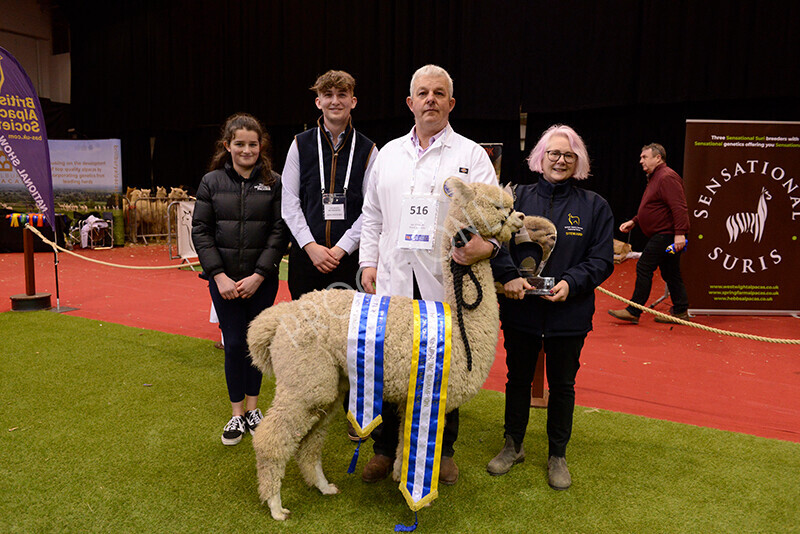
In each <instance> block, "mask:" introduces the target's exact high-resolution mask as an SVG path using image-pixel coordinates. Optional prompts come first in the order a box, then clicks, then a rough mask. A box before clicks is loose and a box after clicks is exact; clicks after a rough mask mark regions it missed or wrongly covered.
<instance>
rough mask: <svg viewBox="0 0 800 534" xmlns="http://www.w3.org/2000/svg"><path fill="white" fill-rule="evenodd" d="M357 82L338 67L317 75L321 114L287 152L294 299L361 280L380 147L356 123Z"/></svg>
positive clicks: (286, 208) (285, 204)
mask: <svg viewBox="0 0 800 534" xmlns="http://www.w3.org/2000/svg"><path fill="white" fill-rule="evenodd" d="M355 85H356V82H355V80H354V79H353V77H352V76H351V75H350V74H348V73H346V72H344V71H339V70H330V71H328V72H326V73H325V74H323V75H322V76H320V77H319V78H317V81H316V82H315V83H314V85H313V86H312V87H311V90H312V91H314V92H315V94H316V95H317V96H316V98H315V99H314V102H315V104H316V106H317V108H318V109H319V110H320V111H322V117H320V118H319V119H318V120H317V126H316V127H315V128H311V129H309V130H306V131H305V132H303V133H301V134H298V135H296V136H295V140H294V143H292V145H291V147H290V148H289V153H288V154H287V155H286V165H285V167H284V168H283V175H282V182H283V201H282V206H281V215H282V216H283V219H284V220H285V221H286V224H287V225H288V226H289V230H290V231H291V233H292V247H291V250H290V251H289V291H290V292H291V294H292V298H293V299H298V298H300V297H301V296H302V295H304V294H305V293H308V292H310V291H314V290H321V289H326V288H328V287H329V286H331V285H332V284H337V286H340V287H344V286H348V287H353V288H355V287H356V273H357V272H358V254H357V253H356V251H357V250H358V246H359V241H360V236H361V207H362V204H363V201H364V193H365V192H366V187H367V181H366V177H367V176H368V175H369V171H370V169H371V167H372V164H373V163H374V162H375V158H376V157H377V155H378V149H377V148H376V147H375V143H373V142H372V141H370V140H369V139H368V138H367V137H366V136H364V135H363V134H361V133H360V132H357V131H356V130H355V129H354V128H353V124H352V119H351V117H350V113H351V111H352V110H353V109H354V108H355V107H356V103H357V99H356V97H355V95H354V91H355Z"/></svg>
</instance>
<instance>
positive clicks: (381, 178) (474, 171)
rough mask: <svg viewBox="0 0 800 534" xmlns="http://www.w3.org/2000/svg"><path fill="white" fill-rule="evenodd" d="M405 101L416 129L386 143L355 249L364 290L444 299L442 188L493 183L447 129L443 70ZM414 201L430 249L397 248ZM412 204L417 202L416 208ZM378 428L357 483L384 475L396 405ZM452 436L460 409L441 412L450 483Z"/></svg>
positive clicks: (477, 156) (490, 247) (445, 202)
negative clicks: (426, 215) (407, 203)
mask: <svg viewBox="0 0 800 534" xmlns="http://www.w3.org/2000/svg"><path fill="white" fill-rule="evenodd" d="M406 103H407V105H408V107H409V109H410V110H411V112H412V113H413V114H414V127H413V128H412V129H411V132H409V133H408V134H407V135H405V136H403V137H400V138H399V139H395V140H394V141H390V142H389V143H388V144H387V145H386V146H385V147H384V148H383V150H382V151H381V154H380V156H379V157H378V161H377V162H376V163H375V169H374V171H373V173H372V175H371V176H370V184H369V189H368V192H367V196H366V199H365V200H364V226H363V231H362V236H361V250H360V251H359V254H360V258H359V261H360V263H361V267H362V268H363V269H364V270H363V272H362V275H361V282H362V285H363V287H364V291H367V292H369V293H377V294H379V295H404V296H408V297H413V298H416V299H425V300H437V301H442V300H444V285H443V281H442V248H441V244H442V240H443V239H449V237H447V236H443V235H441V232H440V231H439V230H440V229H441V228H443V227H444V220H445V216H446V214H447V210H448V207H449V199H448V198H447V197H446V196H445V194H444V193H443V191H442V183H443V182H444V180H446V179H447V178H449V177H450V176H458V177H459V178H461V179H462V180H464V181H466V182H482V183H487V184H497V175H496V174H495V171H494V168H493V167H492V163H491V161H489V156H487V155H486V151H485V150H484V149H483V148H481V147H480V146H479V145H478V144H476V143H474V142H473V141H470V140H469V139H467V138H466V137H463V136H461V135H459V134H457V133H456V132H454V131H453V128H452V127H450V124H449V116H450V112H451V111H452V110H453V107H454V106H455V103H456V101H455V99H454V98H453V80H452V79H451V78H450V75H449V74H448V73H447V71H445V70H444V69H443V68H441V67H437V66H436V65H426V66H424V67H422V68H420V69H419V70H417V72H416V73H414V76H413V78H412V79H411V94H410V95H409V96H408V98H407V99H406ZM405 196H411V197H412V198H414V199H416V200H419V203H421V204H424V205H425V206H426V207H427V208H428V211H429V212H430V213H436V218H435V220H433V219H431V220H429V221H428V224H429V227H428V228H427V231H428V234H429V235H430V236H431V237H432V238H433V239H432V245H431V246H430V248H428V249H422V248H418V247H414V248H407V247H405V246H400V245H399V244H398V235H400V234H401V231H402V228H401V226H402V223H401V221H402V219H403V217H402V214H401V211H402V209H403V202H402V199H403V198H404V197H405ZM416 200H415V203H416ZM495 249H496V244H493V243H491V242H489V241H486V240H484V239H483V238H482V237H480V236H473V237H472V239H471V240H470V241H469V242H468V243H467V244H466V245H465V246H464V247H461V248H456V249H453V252H452V257H453V259H454V260H455V261H456V262H457V263H460V264H462V265H471V264H473V263H475V262H476V261H479V260H481V259H484V258H488V257H490V256H491V255H492V254H493V253H494V251H495ZM382 416H383V421H384V423H383V424H382V425H380V426H379V427H378V428H376V429H375V430H374V431H373V432H372V438H373V440H374V442H375V443H374V446H373V450H374V451H375V456H373V457H372V458H371V459H370V461H369V462H368V463H367V465H366V466H365V467H364V471H363V472H362V474H361V478H362V479H363V480H364V481H365V482H376V481H378V480H381V479H383V478H385V477H386V476H388V474H389V471H390V470H391V468H392V464H393V462H394V458H395V451H396V449H397V442H398V429H399V425H400V421H399V417H398V415H397V407H396V406H392V405H389V404H388V403H384V405H383V414H382ZM457 437H458V410H457V409H456V410H453V411H452V412H450V413H448V414H447V423H446V425H445V428H444V436H443V446H442V462H441V466H440V471H439V481H440V482H442V483H443V484H455V482H456V480H458V467H457V466H456V463H455V461H453V454H454V450H453V444H454V443H455V441H456V438H457Z"/></svg>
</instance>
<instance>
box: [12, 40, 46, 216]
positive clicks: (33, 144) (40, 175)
mask: <svg viewBox="0 0 800 534" xmlns="http://www.w3.org/2000/svg"><path fill="white" fill-rule="evenodd" d="M0 152H2V154H3V156H5V159H6V160H8V161H9V162H11V165H13V167H14V170H15V171H16V172H17V174H18V175H19V177H20V179H21V180H22V183H23V184H24V186H25V189H27V190H28V192H29V193H30V194H31V197H33V201H34V202H35V203H36V207H37V208H38V209H39V211H40V212H41V213H42V214H44V216H45V218H46V219H47V222H48V223H49V224H50V226H51V227H52V228H53V231H55V228H56V226H55V217H54V216H51V215H52V214H53V213H54V211H53V179H52V177H51V175H50V151H49V148H48V146H47V131H46V130H45V126H44V115H43V114H42V106H41V104H40V103H39V97H38V96H37V95H36V90H35V89H34V88H33V84H32V83H31V80H30V78H28V75H27V74H25V70H23V68H22V66H21V65H20V64H19V63H18V62H17V60H16V59H14V56H12V55H11V54H10V53H9V52H8V51H7V50H5V49H4V48H2V47H0Z"/></svg>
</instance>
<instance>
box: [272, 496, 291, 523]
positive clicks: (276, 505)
mask: <svg viewBox="0 0 800 534" xmlns="http://www.w3.org/2000/svg"><path fill="white" fill-rule="evenodd" d="M267 505H268V506H269V513H270V514H272V519H275V520H276V521H286V518H287V517H289V510H287V509H286V508H284V507H283V506H282V505H281V495H280V493H279V494H277V495H273V496H272V497H270V498H269V499H267Z"/></svg>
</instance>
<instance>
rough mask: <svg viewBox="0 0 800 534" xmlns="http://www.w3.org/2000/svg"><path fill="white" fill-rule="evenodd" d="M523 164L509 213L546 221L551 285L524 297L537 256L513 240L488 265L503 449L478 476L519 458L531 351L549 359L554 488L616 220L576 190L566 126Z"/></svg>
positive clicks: (584, 169)
mask: <svg viewBox="0 0 800 534" xmlns="http://www.w3.org/2000/svg"><path fill="white" fill-rule="evenodd" d="M528 164H529V166H530V168H531V170H532V171H534V172H537V173H540V174H541V176H540V178H539V181H538V182H537V183H535V184H531V185H520V186H517V187H516V189H515V191H514V209H515V210H517V211H521V212H523V213H525V215H536V216H540V217H545V218H547V219H549V220H550V221H552V222H553V224H554V225H555V227H556V231H557V237H556V242H555V248H554V249H553V250H552V253H551V255H550V257H549V258H548V259H547V263H546V265H545V266H544V270H543V271H542V272H541V273H540V275H541V276H543V277H552V278H554V279H555V285H554V287H553V288H552V290H550V293H549V294H547V295H541V296H539V295H532V294H529V293H528V291H529V290H531V289H532V286H531V285H530V284H529V283H528V281H527V280H526V279H525V277H523V276H522V275H521V273H520V270H519V266H520V265H521V264H522V262H523V261H526V263H529V262H530V260H526V258H532V259H534V261H535V262H536V263H537V264H538V263H539V261H541V257H542V251H541V250H538V247H533V248H532V245H533V244H532V243H530V242H527V243H526V242H524V240H520V242H519V243H517V242H516V240H515V239H512V240H511V243H510V244H509V245H508V247H503V248H502V249H501V251H500V252H499V254H498V255H497V257H496V258H495V259H493V260H492V271H493V274H494V278H495V280H497V281H499V282H500V283H502V284H503V293H504V294H503V295H501V296H500V298H499V300H500V320H501V321H502V328H503V336H504V338H505V341H504V346H505V349H506V366H507V368H508V374H507V379H508V381H507V382H506V406H505V426H504V435H505V444H504V446H503V448H502V450H501V451H500V453H499V454H498V455H497V456H496V457H495V458H493V459H492V460H491V461H490V462H489V464H488V465H487V467H486V469H487V471H488V472H489V474H491V475H503V474H505V473H507V472H508V471H509V470H510V469H511V467H512V466H513V465H515V464H517V463H520V462H522V461H523V460H524V459H525V450H524V448H523V446H522V442H523V439H524V437H525V431H526V429H527V426H528V415H529V412H530V401H531V384H532V382H533V374H534V370H535V369H536V362H537V359H538V357H539V351H540V350H541V349H542V348H544V353H545V355H546V356H547V365H546V369H547V382H548V386H549V389H550V397H549V400H548V406H547V438H548V442H549V451H548V461H547V470H548V483H549V484H550V487H552V488H553V489H556V490H565V489H567V488H569V487H570V485H571V484H572V478H571V476H570V473H569V469H568V468H567V462H566V450H567V443H568V442H569V439H570V436H571V434H572V413H573V410H574V408H575V376H576V375H577V373H578V368H579V367H580V362H579V358H580V354H581V349H582V348H583V343H584V341H585V339H586V335H587V334H588V333H589V331H590V330H591V329H592V315H593V314H594V289H595V288H596V287H597V286H598V285H600V284H601V283H602V282H603V281H604V280H605V279H606V278H608V277H609V276H610V275H611V272H612V271H613V269H614V262H613V256H614V247H613V238H614V236H613V232H614V217H613V215H612V213H611V208H610V207H609V206H608V203H607V202H606V201H605V199H603V197H601V196H600V195H598V194H596V193H594V192H591V191H587V190H585V189H582V188H579V187H577V185H576V182H577V181H578V180H584V179H586V178H587V177H588V176H589V168H590V165H589V154H588V152H587V151H586V145H585V144H584V142H583V139H581V137H580V136H579V135H578V134H577V133H576V132H575V130H573V129H572V128H570V127H569V126H565V125H560V124H557V125H554V126H551V127H550V128H549V129H548V130H547V131H545V132H544V134H543V135H542V137H541V138H540V139H539V142H538V143H536V147H535V148H534V149H533V151H531V154H530V157H529V158H528Z"/></svg>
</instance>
